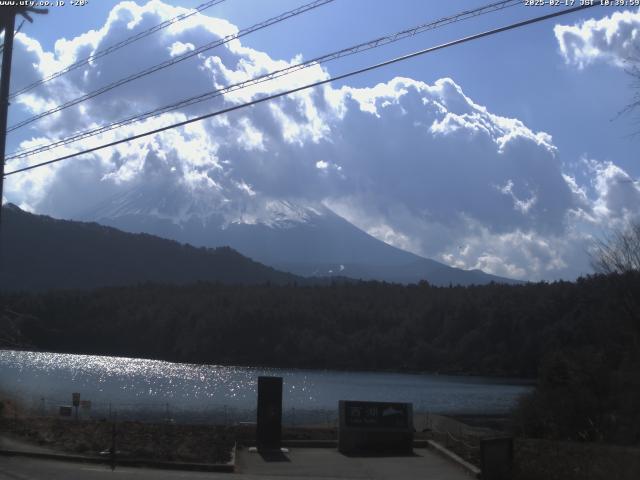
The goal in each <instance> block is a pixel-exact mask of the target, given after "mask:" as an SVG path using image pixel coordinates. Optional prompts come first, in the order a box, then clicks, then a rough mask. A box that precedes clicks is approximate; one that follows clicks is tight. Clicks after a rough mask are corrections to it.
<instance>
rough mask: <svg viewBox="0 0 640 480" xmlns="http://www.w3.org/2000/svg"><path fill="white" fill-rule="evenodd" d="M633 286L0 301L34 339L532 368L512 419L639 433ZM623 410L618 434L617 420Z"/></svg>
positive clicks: (251, 291) (45, 296)
mask: <svg viewBox="0 0 640 480" xmlns="http://www.w3.org/2000/svg"><path fill="white" fill-rule="evenodd" d="M637 292H640V274H639V273H638V272H627V273H624V274H615V273H614V274H609V275H595V276H591V277H587V278H581V279H578V280H577V281H576V282H556V283H550V284H548V283H537V284H524V285H498V284H492V285H486V286H475V287H449V288H446V287H433V286H430V285H428V284H427V283H426V282H423V283H421V284H418V285H409V286H403V285H396V284H386V283H379V282H350V283H339V282H336V283H334V284H332V285H327V286H299V285H295V284H292V285H287V286H283V285H270V284H264V285H260V286H229V285H222V284H211V283H198V284H192V285H187V286H169V285H159V284H144V285H139V286H135V287H118V288H102V289H98V290H93V291H86V290H77V291H70V290H67V291H62V290H61V291H51V292H48V293H4V294H0V304H1V305H3V307H4V309H3V310H4V312H5V315H4V322H5V326H6V325H10V326H11V329H12V330H11V331H12V332H13V333H12V335H13V338H20V339H21V340H20V341H21V342H22V343H23V345H27V346H29V345H30V347H31V348H34V349H38V350H46V351H55V352H69V353H92V354H108V355H123V356H132V357H147V358H156V359H165V360H170V361H180V362H195V363H201V362H202V363H215V364H236V365H269V366H282V367H295V368H322V369H326V368H328V369H351V370H356V369H364V370H387V371H427V372H441V373H453V374H481V375H503V376H516V377H529V378H534V377H537V376H538V374H540V377H539V381H538V387H537V389H536V391H535V392H534V394H533V395H532V396H530V397H529V398H528V399H526V400H525V401H523V403H522V405H521V408H520V409H519V412H518V422H519V425H520V428H522V429H523V430H525V431H527V432H530V433H531V434H533V435H538V436H539V435H543V436H544V435H548V436H552V437H557V438H578V439H605V438H606V439H614V440H615V439H616V438H617V437H618V436H619V435H623V437H624V439H625V440H624V441H640V417H639V413H638V409H637V408H636V407H635V406H634V405H638V404H640V393H639V392H640V375H639V374H638V372H639V371H640V370H639V367H640V355H639V352H640V348H639V345H640V342H639V339H640V295H637ZM0 338H2V336H0ZM9 346H11V345H9ZM562 398H564V399H565V400H564V401H559V399H562ZM634 402H635V403H634ZM625 412H626V413H625ZM621 418H624V419H626V420H624V422H623V424H624V425H625V426H629V429H628V431H627V430H624V429H623V430H621V429H620V428H618V426H620V425H621V423H620V422H622V420H621ZM612 422H613V423H612ZM616 422H618V423H616ZM614 427H615V428H614ZM621 431H623V432H626V433H622V434H621V433H620V432H621ZM634 439H635V440H634Z"/></svg>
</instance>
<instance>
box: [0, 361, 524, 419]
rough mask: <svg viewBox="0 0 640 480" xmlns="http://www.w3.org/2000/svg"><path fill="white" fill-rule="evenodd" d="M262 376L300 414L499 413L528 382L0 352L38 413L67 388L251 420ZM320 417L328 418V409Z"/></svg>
mask: <svg viewBox="0 0 640 480" xmlns="http://www.w3.org/2000/svg"><path fill="white" fill-rule="evenodd" d="M261 375H274V376H280V377H283V379H284V392H283V403H284V410H285V417H287V416H289V417H291V415H294V416H295V415H298V420H301V418H302V417H303V416H304V415H305V414H306V415H307V416H309V415H311V414H312V413H313V412H316V413H319V412H335V411H336V410H337V404H338V400H377V401H395V402H411V403H413V405H414V411H430V412H437V413H470V414H473V413H480V414H500V413H506V412H507V411H508V410H509V409H510V408H512V407H513V406H514V404H515V402H516V400H517V398H518V397H519V396H520V395H522V394H523V393H526V392H527V391H529V389H530V388H531V387H530V386H528V385H526V384H525V383H524V382H520V381H517V380H513V379H495V378H486V377H470V376H465V377H456V376H445V375H430V374H402V373H371V372H340V371H322V370H295V369H276V368H253V367H235V366H219V365H191V364H181V363H171V362H164V361H159V360H145V359H135V358H133V359H132V358H123V357H109V356H99V355H71V354H59V353H38V352H21V351H13V350H0V389H1V390H3V391H6V392H12V393H14V394H16V395H17V396H19V397H20V398H22V399H23V400H24V401H26V402H27V404H28V405H30V406H31V407H32V408H34V409H38V408H40V409H42V410H43V411H44V410H53V409H55V408H57V406H58V405H68V404H70V403H71V393H72V392H80V393H81V395H82V399H87V400H91V402H92V412H93V414H99V413H104V412H105V411H107V409H108V408H112V409H113V410H117V411H119V412H131V411H139V412H140V411H147V412H153V411H157V412H158V413H163V414H169V415H171V416H172V417H181V416H182V417H189V416H190V415H191V416H193V417H198V416H205V417H206V416H209V417H210V416H211V415H222V414H224V415H225V416H227V415H228V416H230V418H231V419H232V420H252V419H253V418H255V407H256V388H257V378H258V376H261ZM252 412H253V417H252ZM305 412H306V413H305ZM322 415H323V416H322V417H321V418H328V415H329V413H323V414H322ZM324 415H327V416H326V417H325V416H324ZM331 415H332V416H333V415H334V413H331ZM289 420H291V418H289Z"/></svg>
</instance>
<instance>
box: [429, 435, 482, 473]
mask: <svg viewBox="0 0 640 480" xmlns="http://www.w3.org/2000/svg"><path fill="white" fill-rule="evenodd" d="M427 444H428V448H432V449H433V450H435V451H436V452H438V453H439V454H440V455H442V456H443V457H445V458H447V459H449V460H451V461H453V462H454V463H455V464H457V465H458V466H460V467H461V468H463V469H464V470H465V471H466V472H467V473H468V474H469V475H471V476H473V477H475V478H480V473H481V470H480V469H479V468H478V467H476V466H475V465H472V464H471V463H469V462H467V461H466V460H465V459H463V458H462V457H460V456H459V455H456V454H455V453H453V452H452V451H451V450H449V449H448V448H445V447H444V446H442V445H440V444H439V443H438V442H435V441H433V440H427Z"/></svg>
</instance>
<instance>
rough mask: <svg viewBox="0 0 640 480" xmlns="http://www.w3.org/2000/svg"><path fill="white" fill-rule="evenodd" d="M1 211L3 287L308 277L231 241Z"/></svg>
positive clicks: (237, 281)
mask: <svg viewBox="0 0 640 480" xmlns="http://www.w3.org/2000/svg"><path fill="white" fill-rule="evenodd" d="M2 213H3V215H2V237H1V249H2V250H1V266H2V269H1V272H0V289H3V290H47V289H52V288H58V289H62V288H94V287H100V286H109V285H134V284H138V283H142V282H148V281H154V282H157V283H173V284H184V283H192V282H196V281H209V282H221V283H226V284H243V285H246V284H260V283H265V282H271V283H275V284H286V283H290V282H295V281H299V280H302V279H300V278H299V277H296V276H295V275H291V274H288V273H283V272H279V271H277V270H274V269H273V268H270V267H267V266H265V265H262V264H260V263H258V262H254V261H253V260H251V259H249V258H247V257H244V256H242V255H240V254H239V253H238V252H236V251H235V250H232V249H231V248H224V247H221V248H216V249H209V248H195V247H192V246H189V245H184V244H180V243H178V242H175V241H172V240H166V239H162V238H158V237H154V236H152V235H148V234H131V233H125V232H121V231H119V230H116V229H115V228H110V227H104V226H101V225H98V224H96V223H85V222H74V221H66V220H56V219H53V218H51V217H47V216H43V215H33V214H30V213H27V212H24V211H22V210H20V209H19V208H18V207H16V206H15V205H8V206H6V207H3V212H2Z"/></svg>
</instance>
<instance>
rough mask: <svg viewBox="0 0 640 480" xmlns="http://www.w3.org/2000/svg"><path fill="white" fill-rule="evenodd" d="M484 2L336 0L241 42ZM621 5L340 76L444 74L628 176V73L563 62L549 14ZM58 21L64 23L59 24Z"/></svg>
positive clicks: (322, 48) (255, 6)
mask: <svg viewBox="0 0 640 480" xmlns="http://www.w3.org/2000/svg"><path fill="white" fill-rule="evenodd" d="M116 3H118V2H117V1H115V0H100V2H96V1H94V2H91V3H90V5H87V6H85V7H71V6H66V7H62V8H53V9H51V12H50V13H51V15H50V16H49V17H48V18H47V17H38V18H37V22H36V23H35V24H33V25H27V26H26V28H25V31H26V32H27V33H29V34H33V36H34V37H35V38H37V39H39V40H40V41H41V42H42V43H43V45H44V46H47V47H49V48H51V47H53V44H54V43H55V41H56V40H57V39H58V38H60V37H66V38H72V37H74V36H76V35H79V34H81V33H83V32H85V31H87V30H88V29H95V28H99V27H101V26H102V24H103V23H104V19H105V17H106V15H107V14H108V12H109V10H110V9H111V8H113V6H114V5H115V4H116ZM137 3H139V4H143V3H144V2H141V1H139V0H138V2H137ZM168 3H170V4H172V5H179V6H184V7H195V6H197V5H199V4H201V3H202V1H201V0H173V1H169V2H168ZM303 3H304V2H301V1H300V0H269V1H256V0H229V1H227V2H223V3H222V4H220V5H216V6H214V7H211V8H210V9H208V10H206V11H205V13H206V14H207V15H212V16H213V15H216V16H218V15H219V16H221V17H222V18H226V19H228V20H229V21H230V22H232V23H234V24H235V25H237V26H238V27H239V28H243V27H248V26H251V25H254V24H256V23H258V22H260V21H262V20H264V19H266V18H270V17H272V16H275V15H277V14H279V13H281V12H284V11H287V10H291V9H293V8H296V7H298V6H300V5H301V4H303ZM487 3H490V2H488V1H486V0H480V1H478V0H472V1H470V0H458V1H456V2H446V1H434V0H427V1H425V0H401V1H400V2H396V3H395V4H394V5H392V4H391V3H390V2H388V1H384V0H338V1H336V2H333V3H332V4H329V5H326V6H324V7H322V8H319V9H317V10H315V11H313V12H310V13H308V14H304V15H301V16H299V17H297V18H295V19H292V20H289V21H287V22H284V23H282V24H280V25H277V26H275V27H272V28H268V29H266V30H264V31H262V32H257V33H255V34H251V35H249V36H247V37H246V38H245V39H244V40H243V43H244V44H246V45H248V46H250V47H253V48H256V49H259V50H263V51H265V52H268V53H269V54H270V55H271V56H272V57H274V58H285V59H290V58H293V57H294V56H296V55H298V54H302V55H303V57H304V58H305V59H308V58H313V57H315V56H317V55H319V54H323V53H326V52H330V51H334V50H337V49H340V48H343V47H345V46H348V45H352V44H356V43H358V42H360V41H366V40H369V39H371V38H375V37H377V36H379V35H383V34H387V33H392V32H395V31H399V30H402V29H404V28H407V27H411V26H414V25H417V24H420V23H424V22H428V21H431V20H433V19H437V18H441V17H445V16H448V15H452V14H455V13H458V12H460V11H463V10H467V9H471V8H476V7H479V6H482V5H485V4H487ZM555 10H556V9H555V7H542V8H541V7H520V6H518V7H512V8H508V9H505V10H501V11H500V12H497V13H492V14H488V15H486V16H484V17H480V18H477V19H474V20H472V21H466V22H461V23H458V24H453V25H450V26H447V27H445V28H442V29H439V30H435V31H432V32H427V33H424V34H421V35H419V36H417V37H416V38H413V39H408V40H404V41H402V42H399V43H397V44H395V45H390V46H387V47H384V48H381V49H377V50H375V51H373V52H369V53H365V54H362V55H359V56H358V57H357V58H350V59H345V60H342V61H340V62H339V63H336V64H334V65H329V66H328V67H327V69H328V70H329V71H330V72H331V73H332V74H336V73H341V72H343V71H346V70H350V69H351V68H353V67H359V66H364V65H367V64H369V63H375V62H378V61H381V60H384V59H387V58H390V57H393V56H396V55H401V54H404V53H407V52H410V51H413V50H417V49H420V48H424V47H425V46H430V45H435V44H438V43H441V42H445V41H449V40H452V39H455V38H458V37H462V36H465V35H469V34H472V33H476V32H478V31H481V30H484V29H490V28H495V27H496V26H499V25H503V24H508V23H512V22H516V21H519V20H523V19H526V18H529V17H531V16H536V15H540V14H542V13H543V12H544V13H547V12H551V11H555ZM622 10H624V9H622V8H613V7H595V8H594V9H590V10H587V11H585V12H578V13H574V14H570V15H568V16H566V17H561V18H558V19H557V20H550V21H547V22H543V23H540V24H537V25H531V26H528V27H526V28H522V29H518V30H516V31H512V32H508V33H504V34H500V35H498V36H495V37H490V38H486V39H483V40H480V41H477V42H473V43H470V44H466V45H462V46H457V47H454V48H450V49H446V50H444V51H441V52H437V53H434V54H430V55H428V56H426V57H421V58H419V59H415V60H411V61H408V62H406V63H403V64H396V65H394V66H392V67H389V68H385V69H382V70H379V71H374V72H370V73H367V74H365V75H362V76H360V77H358V78H354V79H350V80H349V81H348V83H349V84H350V85H352V86H361V87H364V86H369V85H372V84H375V83H378V82H384V81H387V80H388V79H389V78H391V77H393V76H407V77H410V78H414V79H418V80H422V81H425V82H432V81H434V80H437V79H438V78H441V77H445V76H448V77H451V78H454V79H455V80H456V82H458V83H459V84H460V85H463V86H464V89H465V92H466V93H467V94H468V95H469V96H470V97H471V98H473V99H474V100H475V101H477V102H478V103H480V104H482V105H487V106H490V107H491V109H492V111H494V112H496V113H498V114H500V115H505V116H509V117H515V118H519V119H521V120H523V121H524V122H525V123H526V124H527V125H528V126H529V127H531V128H533V129H535V130H544V131H545V132H548V133H550V134H551V135H552V136H553V137H554V141H555V143H556V145H557V146H558V147H559V148H560V150H561V151H562V158H563V161H565V162H572V161H575V160H576V159H578V158H580V157H581V156H582V155H585V154H586V155H591V156H595V157H597V158H599V159H603V160H611V161H615V162H616V163H618V164H620V165H621V166H623V167H624V168H626V169H627V171H628V172H629V173H631V174H633V175H634V176H638V175H640V162H638V161H637V155H634V151H635V150H637V148H638V145H637V142H638V140H637V139H636V140H634V139H632V138H630V137H629V134H630V133H632V132H633V131H634V126H633V124H632V122H631V121H630V119H629V118H628V117H619V116H618V112H620V110H622V109H623V108H624V106H625V105H626V104H627V103H628V102H629V100H630V97H631V95H632V92H631V89H630V83H631V82H630V80H629V78H628V76H627V75H626V74H625V72H624V71H623V70H622V69H619V68H613V67H611V66H610V65H606V64H599V65H595V66H593V67H592V68H590V69H589V71H584V70H579V69H576V68H574V67H572V66H568V65H566V64H565V62H564V60H563V58H562V57H561V56H560V55H559V52H558V42H557V41H556V38H555V35H554V33H553V26H554V25H555V24H557V23H563V24H571V23H577V22H579V21H580V20H583V19H588V18H599V17H601V16H604V15H605V14H610V13H613V12H614V11H622ZM52 25H56V28H52ZM60 25H63V26H64V27H63V28H60ZM627 87H629V88H627Z"/></svg>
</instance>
